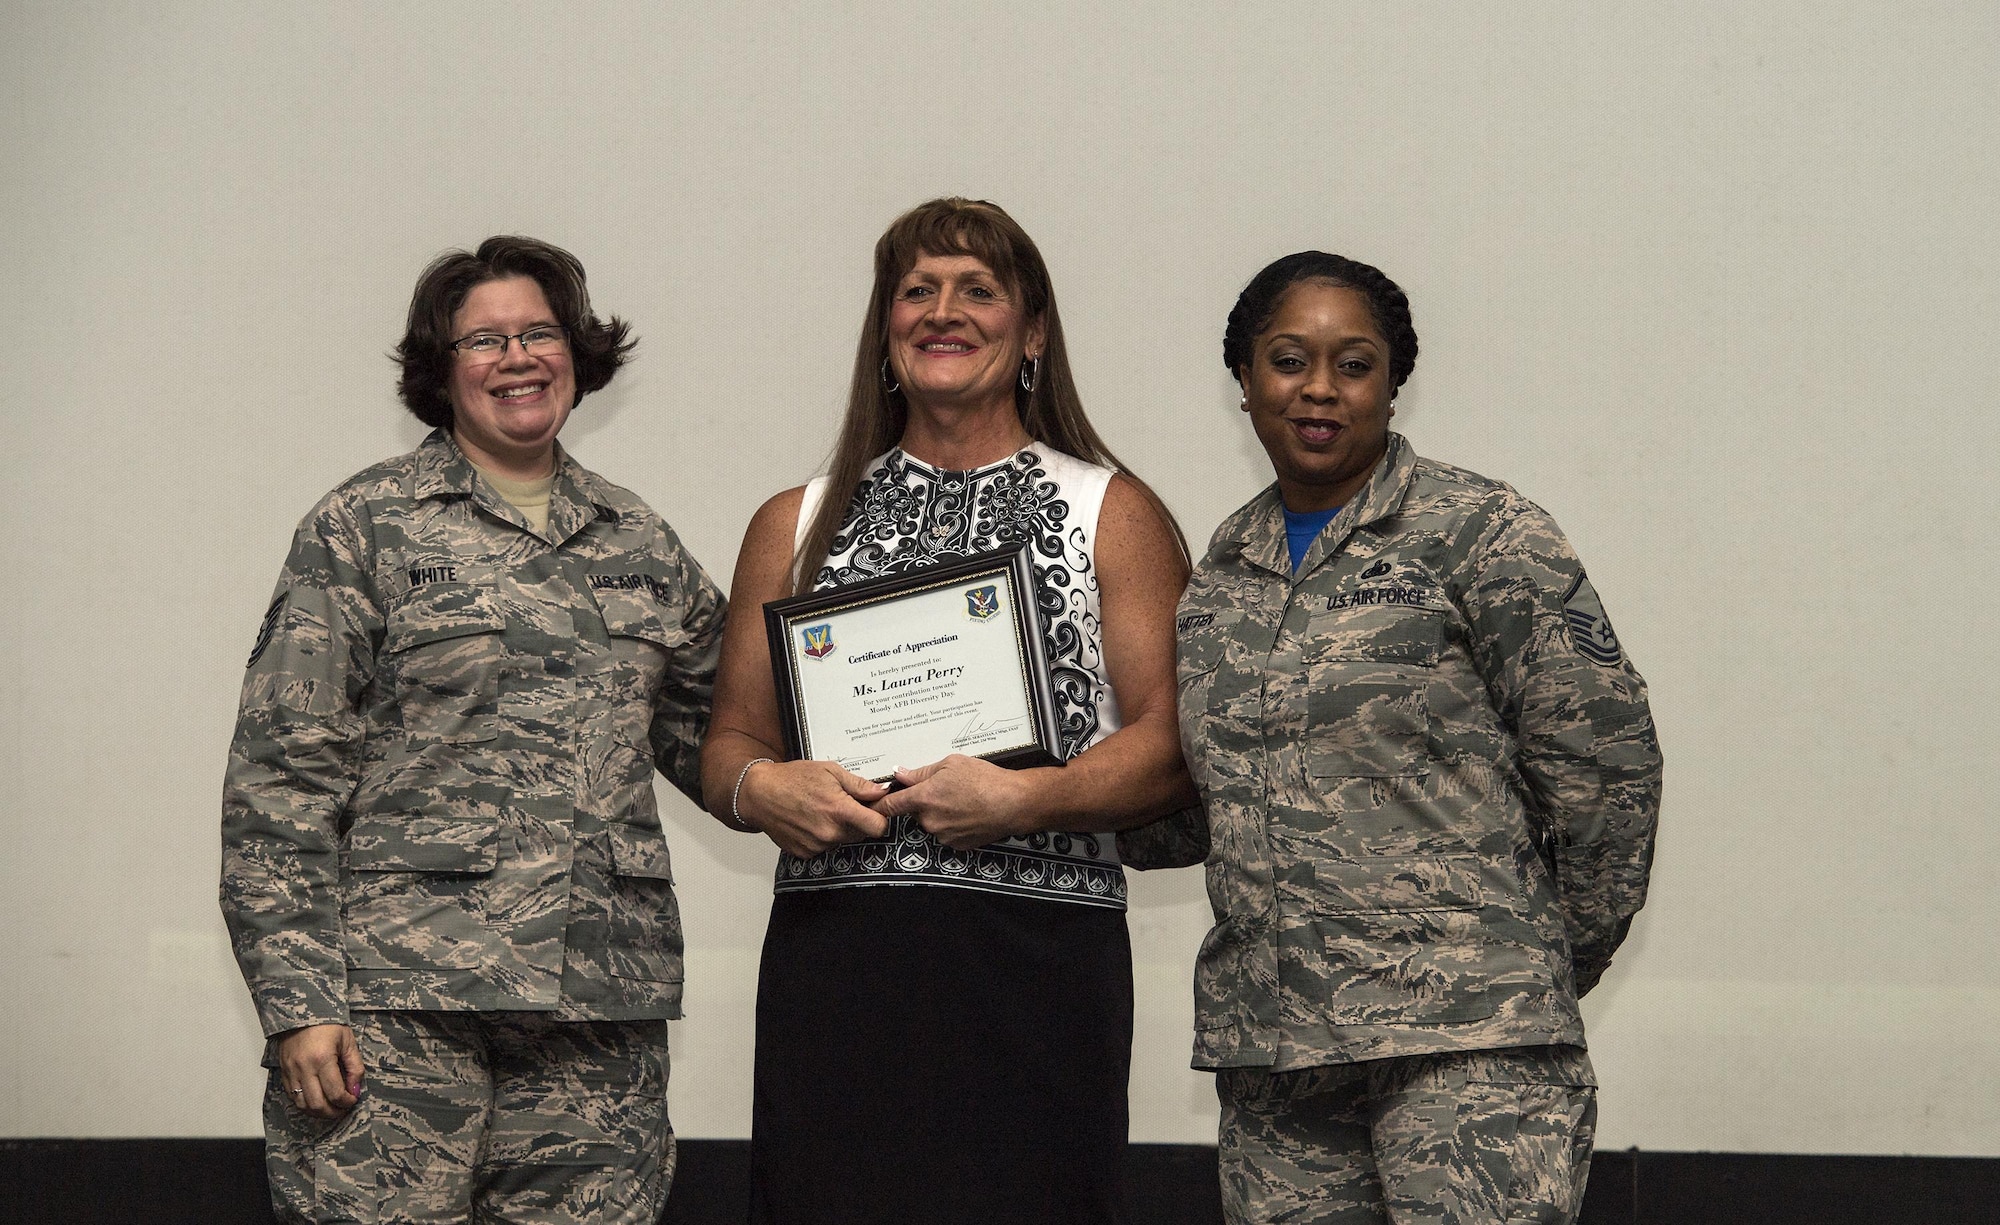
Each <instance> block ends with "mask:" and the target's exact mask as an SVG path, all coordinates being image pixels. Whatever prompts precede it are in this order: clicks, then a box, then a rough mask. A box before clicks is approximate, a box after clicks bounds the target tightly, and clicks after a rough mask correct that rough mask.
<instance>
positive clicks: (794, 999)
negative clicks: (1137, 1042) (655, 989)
mask: <svg viewBox="0 0 2000 1225" xmlns="http://www.w3.org/2000/svg"><path fill="white" fill-rule="evenodd" d="M832 491H839V495H838V496H831V494H832ZM1020 542H1026V543H1028V544H1029V545H1030V549H1031V556H1032V557H1033V560H1034V568H1035V577H1036V592H1035V595H1036V600H1037V604H1038V611H1039V612H1040V619H1041V626H1042V633H1043V640H1044V645H1045V648H1046V652H1047V655H1048V659H1049V663H1050V667H1051V672H1052V675H1053V681H1054V691H1055V695H1056V704H1057V716H1058V722H1059V726H1060V730H1061V739H1062V746H1061V748H1062V756H1063V757H1064V758H1065V759H1066V762H1067V764H1066V765H1064V766H1062V767H1059V768H1058V767H1050V768H1042V769H1026V770H1005V769H1001V768H1000V767H998V766H995V765H993V764H991V763H989V762H986V761H983V760H980V759H977V758H971V757H964V756H958V755H953V756H950V757H947V758H945V759H944V760H943V761H940V762H931V763H921V762H912V763H908V764H909V765H910V766H911V767H914V768H912V769H904V770H898V771H897V772H896V776H895V777H896V781H897V783H898V784H899V787H898V788H897V789H895V790H893V791H892V790H891V789H890V788H889V787H887V786H885V785H882V784H876V783H871V782H869V781H867V780H865V779H863V778H861V777H859V776H857V775H855V774H853V773H850V772H849V771H846V770H844V769H842V768H841V767H840V766H839V765H838V764H836V763H834V762H830V761H784V760H782V759H783V758H784V756H785V754H784V751H783V748H782V745H783V743H784V738H783V734H782V732H781V730H780V725H779V714H778V704H777V697H776V694H775V692H774V690H773V688H772V683H771V666H770V655H769V646H768V643H767V640H766V638H765V634H764V627H763V622H762V615H761V611H762V610H761V606H762V605H763V603H764V602H765V601H767V600H773V599H778V598H782V597H784V596H787V595H791V594H795V593H799V592H804V591H810V590H815V589H820V588H825V587H832V586H837V585H841V584H845V583H850V582H855V581H859V580H862V579H867V578H873V577H877V576H880V575H888V574H898V573H902V572H905V571H908V570H912V569H916V568H921V567H924V566H927V565H933V564H938V563H941V562H946V561H950V560H954V559H956V558H960V557H965V556H967V555H970V554H973V553H977V552H982V551H985V550H988V549H991V548H995V547H998V546H1001V545H1007V544H1015V543H1020ZM1186 577H1187V561H1186V552H1185V549H1184V548H1183V547H1182V545H1181V542H1180V540H1179V537H1178V533H1177V531H1176V529H1175V528H1174V526H1173V522H1172V519H1171V517H1170V516H1169V515H1168V514H1167V512H1166V509H1165V507H1164V506H1162V505H1161V504H1160V502H1159V500H1158V499H1157V498H1156V497H1154V496H1153V494H1152V492H1151V491H1150V490H1148V489H1147V488H1146V487H1145V485H1143V484H1142V483H1140V482H1139V481H1137V480H1136V479H1134V478H1133V477H1131V476H1129V475H1126V474H1124V473H1123V472H1121V471H1119V470H1118V468H1117V464H1116V460H1115V459H1113V458H1112V457H1111V455H1110V454H1109V452H1108V451H1107V450H1106V448H1105V447H1104V445H1103V443H1102V442H1101V441H1100V440H1099V439H1098V437H1097V435H1096V433H1095V431H1093V430H1092V429H1091V427H1090V424H1089V421H1088V420H1087V419H1086V418H1085V416H1084V414H1083V409H1082V405H1081V403H1080V402H1079V400H1078V397H1077V394H1076V388H1075V384H1074V382H1073V381H1072V379H1071V377H1070V372H1069V368H1068V363H1067V359H1066V357H1065V354H1064V350H1063V340H1062V328H1061V323H1060V321H1059V319H1058V317H1057V314H1056V307H1055V300H1054V296H1053V292H1052V289H1051V287H1050V284H1049V277H1048V272H1047V269H1046V268H1045V266H1044V265H1043V263H1042V259H1041V255H1040V253H1039V252H1038V251H1037V250H1036V249H1035V245H1034V243H1033V241H1032V240H1030V239H1029V238H1028V236H1027V235H1026V234H1025V233H1024V232H1022V231H1021V229H1020V227H1019V226H1018V225H1016V224H1015V223H1014V221H1013V219H1012V218H1010V217H1008V216H1007V214H1006V213H1005V212H1003V211H1002V210H1001V209H999V208H998V207H996V206H994V205H992V204H988V203H985V202H981V201H967V200H958V199H949V200H935V201H932V202H930V203H928V204H924V205H921V206H919V207H918V208H916V209H914V210H912V211H911V212H909V213H907V214H905V215H904V216H903V217H901V218H899V219H898V220H897V221H896V222H895V223H894V224H893V225H892V226H890V228H889V230H888V232H887V233H886V234H884V235H883V237H882V239H881V241H880V242H879V243H878V244H877V245H876V249H875V288H874V294H873V296H872V298H871V300H870V302H869V308H868V315H867V319H866V323H865V325H864V327H863V329H862V338H861V344H860V349H859V352H858V354H857V356H856V360H855V375H854V382H853V386H852V389H851V391H850V396H849V405H848V412H847V419H846V422H845V424H844V426H843V428H842V432H841V438H840V442H839V444H838V447H837V449H836V452H835V455H834V459H833V462H832V464H831V471H830V473H829V474H828V475H827V476H825V477H822V478H820V479H818V480H815V481H814V482H812V483H811V484H810V485H807V486H805V487H803V488H799V489H792V490H788V491H786V492H784V493H781V494H779V495H777V496H776V497H774V498H772V499H771V500H770V501H769V502H766V503H765V504H764V506H763V507H762V509H760V510H759V511H758V512H757V516H756V518H755V519H754V520H752V522H751V524H750V528H749V531H748V533H747V534H746V536H745V538H744V542H743V549H742V552H741V553H740V554H739V556H738V560H737V568H736V579H735V585H734V589H733V591H732V593H731V595H732V601H733V604H734V607H735V609H736V610H737V611H736V614H735V615H734V616H732V617H731V619H730V623H729V628H728V630H727V632H726V635H725V640H724V648H723V662H722V670H721V673H720V675H719V678H718V681H717V685H716V693H715V713H714V719H713V723H712V725H711V728H710V731H709V738H708V742H707V744H706V746H705V749H704V753H703V767H704V768H703V776H704V779H705V790H706V794H707V799H708V804H709V807H710V808H711V809H712V810H713V811H715V812H717V813H718V814H727V815H728V818H729V819H731V820H733V821H735V822H736V823H738V824H740V825H741V826H743V827H745V828H749V829H755V830H760V831H762V832H763V833H765V834H767V835H769V836H770V838H771V839H772V841H774V842H776V843H777V844H778V846H779V848H780V849H781V850H782V852H783V854H782V855H781V857H780V860H779V866H778V874H777V893H776V896H775V898H774V899H773V903H772V909H771V923H770V928H769V930H768V932H767V934H766V937H765V944H764V960H763V966H762V971H761V973H760V976H759V984H758V1000H757V1068H756V1102H755V1107H754V1112H753V1119H752V1136H751V1153H752V1188H753V1190H752V1219H753V1220H754V1221H759V1222H799V1221H811V1222H835V1221H866V1222H870V1223H871V1225H886V1223H892V1222H898V1221H923V1222H926V1223H928V1222H932V1221H939V1220H949V1221H957V1222H978V1221H1022V1220H1035V1221H1049V1222H1063V1221H1077V1222H1083V1221H1093V1222H1095V1221H1113V1220H1116V1219H1119V1215H1120V1209H1119V1206H1118V1185H1119V1180H1120V1178H1121V1177H1122V1172H1123V1164H1124V1145H1125V1132H1126V1105H1125V1081H1126V1074H1127V1068H1128V1064H1129V1059H1130V1048H1131V1022H1132V985H1131V953H1130V947H1129V943H1128V941H1127V938H1126V931H1125V915H1124V907H1125V878H1124V872H1123V869H1122V868H1121V866H1120V865H1119V862H1118V855H1117V850H1116V839H1115V837H1114V836H1113V835H1114V831H1117V830H1121V829H1127V828H1131V827H1134V826H1137V825H1140V824H1143V823H1145V822H1148V821H1151V820H1153V819H1155V818H1158V817H1160V816H1162V815H1163V814H1166V813H1168V812H1171V811H1172V810H1174V809H1176V808H1178V807H1180V806H1182V805H1184V804H1187V803H1188V802H1189V801H1190V799H1191V796H1192V791H1191V788H1190V786H1189V784H1188V782H1187V779H1186V775H1185V772H1184V771H1183V770H1182V768H1181V764H1180V747H1179V743H1178V735H1177V731H1176V727H1175V718H1174V679H1173V677H1174V673H1173V650H1174V648H1173V616H1174V603H1175V600H1176V598H1177V597H1178V596H1179V593H1180V590H1181V587H1182V585H1183V584H1184V582H1185V581H1186ZM772 759H778V760H772Z"/></svg>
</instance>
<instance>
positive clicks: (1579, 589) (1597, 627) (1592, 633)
mask: <svg viewBox="0 0 2000 1225" xmlns="http://www.w3.org/2000/svg"><path fill="white" fill-rule="evenodd" d="M1563 622H1564V624H1565V625H1566V626H1567V627H1568V629H1569V640H1570V643H1571V645H1573V646H1575V647H1576V653H1577V654H1579V655H1581V656H1583V657H1584V658H1585V659H1587V660H1589V661H1590V662H1592V663H1594V664H1602V665H1603V666H1604V667H1607V668H1613V667H1616V666H1618V664H1619V662H1620V661H1621V660H1623V659H1624V658H1625V651H1624V648H1622V647H1620V646H1619V645H1618V635H1617V634H1614V633H1612V632H1611V618H1609V617H1607V616H1605V615H1604V605H1603V603H1602V602H1601V601H1599V600H1598V598H1597V589H1596V588H1594V587H1592V586H1591V585H1590V579H1589V577H1588V576H1586V575H1585V574H1584V573H1583V571H1581V570H1579V571H1577V572H1576V581H1575V582H1574V583H1571V584H1570V585H1569V590H1568V591H1567V592H1565V593H1564V594H1563Z"/></svg>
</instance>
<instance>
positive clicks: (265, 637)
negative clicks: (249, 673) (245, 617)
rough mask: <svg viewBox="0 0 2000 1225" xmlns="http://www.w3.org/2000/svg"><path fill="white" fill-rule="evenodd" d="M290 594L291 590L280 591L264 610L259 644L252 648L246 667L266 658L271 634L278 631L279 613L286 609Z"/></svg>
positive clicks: (258, 636)
mask: <svg viewBox="0 0 2000 1225" xmlns="http://www.w3.org/2000/svg"><path fill="white" fill-rule="evenodd" d="M290 594H291V592H289V591H285V592H280V593H279V594H278V598H277V599H275V600H272V601H271V606H270V607H269V608H267V609H265V610H264V622H263V624H262V625H259V626H258V627H257V645H255V646H253V647H251V648H250V660H249V662H248V663H245V664H244V665H243V666H244V667H246V668H254V667H256V666H257V661H258V660H260V659H262V658H264V652H265V651H266V650H268V649H270V646H271V635H272V634H275V633H277V632H278V614H280V613H282V612H284V611H285V597H286V596H289V595H290Z"/></svg>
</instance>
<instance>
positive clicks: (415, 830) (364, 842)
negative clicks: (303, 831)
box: [347, 817, 500, 872]
mask: <svg viewBox="0 0 2000 1225" xmlns="http://www.w3.org/2000/svg"><path fill="white" fill-rule="evenodd" d="M499 855H500V827H499V825H498V824H496V823H495V822H492V821H466V820H457V819H452V818H441V817H410V818H406V819H403V820H400V821H365V822H362V821H357V822H356V823H355V825H354V828H353V829H351V830H349V831H348V834H347V866H348V867H349V868H350V869H351V870H353V871H356V872H491V871H492V870H493V868H494V865H495V864H497V863H498V862H499Z"/></svg>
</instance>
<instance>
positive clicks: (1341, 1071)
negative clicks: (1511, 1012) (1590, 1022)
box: [1216, 1046, 1597, 1225]
mask: <svg viewBox="0 0 2000 1225" xmlns="http://www.w3.org/2000/svg"><path fill="white" fill-rule="evenodd" d="M1589 1066H1590V1065H1589V1062H1588V1056H1586V1055H1584V1053H1583V1051H1582V1050H1581V1049H1579V1048H1576V1047H1556V1046H1544V1047H1514V1048H1511V1049H1506V1050H1493V1051H1465V1052H1451V1053H1447V1054H1437V1055H1412V1056H1405V1057H1401V1058H1394V1059H1375V1060H1369V1061H1366V1062H1363V1063H1351V1064H1334V1065H1330V1066H1325V1067H1317V1068H1306V1069H1303V1070H1300V1071H1296V1072H1276V1073H1272V1072H1267V1071H1265V1070H1263V1069H1261V1068H1236V1069H1228V1070H1224V1071H1223V1072H1221V1073H1220V1074H1219V1075H1218V1076H1217V1078H1216V1093H1217V1096H1219V1097H1220V1098H1221V1099H1222V1127H1221V1134H1220V1138H1219V1142H1218V1150H1219V1152H1218V1157H1219V1161H1220V1165H1221V1174H1222V1201H1223V1210H1224V1215H1225V1217H1226V1218H1227V1219H1228V1220H1229V1221H1230V1222H1231V1225H1247V1223H1249V1222H1260V1223H1261V1222H1270V1223H1272V1225H1276V1223H1278V1222H1283V1223H1284V1225H1308V1223H1310V1225H1364V1223H1365V1225H1378V1223H1381V1222H1393V1225H1418V1223H1419V1222H1421V1223H1422V1225H1489V1223H1490V1225H1501V1223H1502V1222H1505V1223H1507V1225H1513V1223H1515V1222H1530V1221H1532V1222H1549V1223H1551V1225H1560V1223H1563V1222H1569V1221H1573V1220H1574V1219H1575V1218H1576V1214H1577V1211H1578V1210H1579V1209H1580V1208H1581V1207H1582V1205H1583V1188H1584V1183H1585V1180H1586V1179H1587V1178H1588V1177H1589V1174H1590V1152H1591V1144H1592V1140H1593V1138H1594V1134H1595V1130H1596V1123H1597V1091H1596V1089H1594V1088H1592V1087H1591V1085H1590V1082H1591V1080H1592V1077H1591V1074H1590V1070H1589ZM1578 1081H1581V1082H1583V1083H1580V1084H1579V1083H1571V1082H1578Z"/></svg>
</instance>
